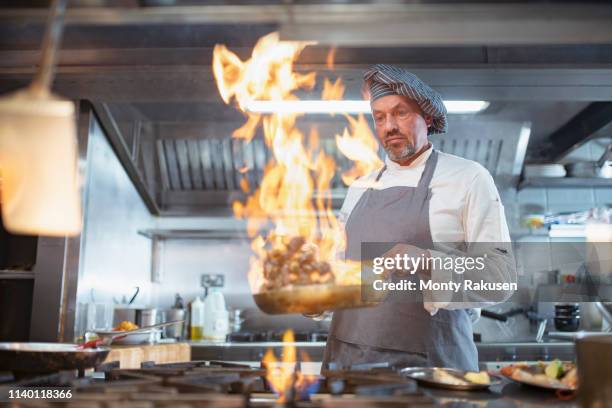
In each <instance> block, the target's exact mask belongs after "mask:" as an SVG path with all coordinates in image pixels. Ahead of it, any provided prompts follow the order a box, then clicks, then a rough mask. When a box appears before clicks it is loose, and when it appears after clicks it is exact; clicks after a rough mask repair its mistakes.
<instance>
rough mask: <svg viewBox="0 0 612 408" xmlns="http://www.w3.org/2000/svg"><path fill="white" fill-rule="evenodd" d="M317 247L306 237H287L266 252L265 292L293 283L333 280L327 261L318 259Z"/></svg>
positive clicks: (303, 283) (304, 283) (264, 266)
mask: <svg viewBox="0 0 612 408" xmlns="http://www.w3.org/2000/svg"><path fill="white" fill-rule="evenodd" d="M318 258H319V257H318V248H317V247H316V246H315V245H313V244H310V243H307V242H306V240H305V239H304V238H303V237H294V238H291V239H284V240H281V241H280V242H278V243H276V244H275V245H274V247H273V248H271V249H270V250H268V251H267V253H266V257H265V259H264V263H263V275H264V278H265V279H264V283H263V285H262V287H261V290H262V291H269V290H277V289H280V288H283V287H286V286H290V285H310V284H323V283H333V281H334V274H333V273H332V270H331V266H330V265H329V263H328V262H325V261H320V260H319V259H318Z"/></svg>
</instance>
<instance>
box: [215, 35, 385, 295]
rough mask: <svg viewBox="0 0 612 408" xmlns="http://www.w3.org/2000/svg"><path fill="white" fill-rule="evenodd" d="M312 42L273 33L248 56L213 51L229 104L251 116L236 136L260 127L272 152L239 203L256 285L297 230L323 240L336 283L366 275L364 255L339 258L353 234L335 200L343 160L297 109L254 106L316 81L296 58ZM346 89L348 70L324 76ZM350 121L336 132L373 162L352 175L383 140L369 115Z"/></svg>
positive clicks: (339, 91) (333, 95)
mask: <svg viewBox="0 0 612 408" xmlns="http://www.w3.org/2000/svg"><path fill="white" fill-rule="evenodd" d="M309 44H310V43H307V42H287V41H279V38H278V34H277V33H272V34H268V35H266V36H264V37H262V38H261V39H259V41H257V43H256V45H255V47H254V49H253V51H252V54H251V58H250V59H248V60H246V61H242V60H240V58H238V56H236V55H235V54H234V53H232V52H231V51H229V50H228V49H227V48H226V47H225V46H224V45H216V46H215V48H214V51H213V72H214V76H215V80H216V83H217V86H218V88H219V93H220V95H221V98H222V99H223V101H224V102H225V103H227V104H229V103H232V102H234V103H235V105H236V106H237V108H238V109H240V110H241V111H242V112H244V113H245V115H246V116H247V121H246V123H245V124H244V125H243V126H242V127H241V128H239V129H237V130H236V131H234V133H233V136H234V137H236V138H242V139H245V140H246V141H247V142H248V141H250V140H251V139H252V138H253V137H255V135H256V133H257V131H258V129H259V128H261V129H262V132H261V133H262V136H263V140H264V142H265V144H266V146H267V147H268V148H269V149H270V150H271V152H272V155H273V159H271V160H270V161H269V162H268V163H267V164H266V166H265V168H264V174H263V178H262V180H261V183H260V186H259V188H257V189H256V190H255V191H252V190H250V188H249V187H250V186H249V185H248V183H247V182H246V180H245V181H244V182H241V183H240V186H241V189H242V191H243V192H244V193H248V196H247V198H246V200H245V201H244V202H234V203H233V204H232V207H233V211H234V215H235V216H236V217H237V218H241V219H245V220H246V221H247V232H248V234H249V236H250V237H251V238H252V240H251V249H252V251H253V252H254V256H253V257H252V258H251V259H250V262H249V274H248V278H249V284H250V286H251V289H252V290H253V292H254V293H257V292H259V291H260V290H262V289H263V286H264V284H265V283H266V282H265V279H264V273H263V270H264V268H263V263H264V260H265V259H266V255H267V254H268V253H270V251H274V250H275V249H277V248H281V247H282V246H283V245H286V244H287V243H288V241H289V240H290V239H291V238H294V237H302V238H303V239H304V240H305V242H307V243H308V245H311V246H310V248H312V246H314V247H315V248H316V255H317V257H318V261H321V262H326V263H328V264H329V265H330V266H331V270H332V272H333V274H334V279H335V283H336V284H359V282H360V267H359V263H358V262H345V261H340V260H338V258H339V257H338V255H339V254H340V253H342V252H343V251H344V248H345V245H346V237H345V234H344V230H343V228H342V226H341V225H340V223H339V222H338V220H337V219H336V217H335V215H334V213H333V211H332V207H331V194H330V185H331V181H332V179H333V177H334V174H335V171H336V163H335V161H334V160H333V158H332V157H331V156H329V155H327V154H326V153H325V152H324V151H323V150H322V149H321V148H320V146H319V134H318V132H317V130H316V129H311V130H310V133H309V135H308V137H306V136H305V135H304V134H303V133H302V132H301V131H300V130H299V129H298V128H297V127H296V120H297V117H298V115H296V114H291V113H275V114H269V115H262V114H254V113H251V112H249V111H248V106H249V104H250V103H251V102H253V101H256V100H275V101H288V100H296V99H297V96H296V95H295V94H294V92H295V91H297V90H312V89H313V88H314V86H315V80H316V75H315V73H314V72H307V73H298V72H295V71H294V66H293V65H294V62H295V60H296V59H297V58H298V56H299V54H300V52H301V51H302V50H303V49H304V47H306V46H307V45H309ZM330 58H332V60H333V57H330ZM343 94H344V85H343V83H342V80H341V78H338V79H337V80H336V81H335V82H334V83H332V82H331V81H329V80H327V79H326V80H325V82H324V91H323V97H324V98H329V99H342V97H343ZM347 118H348V117H347ZM349 124H350V127H351V132H352V135H351V134H348V133H347V131H345V135H343V136H342V137H341V138H337V140H340V142H338V144H339V145H340V144H342V146H343V147H345V149H346V151H347V152H349V154H351V155H352V157H355V158H357V159H359V160H361V159H362V158H365V160H367V163H366V164H356V166H355V169H352V170H351V171H350V175H349V176H346V177H347V180H348V179H350V178H351V177H352V178H355V177H358V176H359V175H362V174H365V173H363V172H366V171H369V170H370V169H372V168H373V166H374V165H375V163H377V162H376V161H375V160H374V159H373V158H372V157H371V156H372V154H375V152H376V149H377V145H376V142H375V140H374V144H372V140H367V138H366V136H367V135H368V134H366V132H365V131H364V129H362V128H361V127H362V126H365V127H367V122H366V121H365V119H363V118H362V117H360V118H359V119H356V120H355V119H352V118H350V119H349ZM369 135H371V133H369ZM372 138H373V137H372ZM360 149H366V150H367V152H360V151H359V150H360ZM343 178H344V177H343ZM311 276H315V277H316V276H319V275H318V274H317V273H313V274H312V275H311Z"/></svg>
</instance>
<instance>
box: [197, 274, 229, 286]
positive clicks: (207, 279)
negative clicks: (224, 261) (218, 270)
mask: <svg viewBox="0 0 612 408" xmlns="http://www.w3.org/2000/svg"><path fill="white" fill-rule="evenodd" d="M201 284H202V287H204V288H222V287H223V286H224V285H225V276H224V275H222V274H216V275H211V274H203V275H202V277H201Z"/></svg>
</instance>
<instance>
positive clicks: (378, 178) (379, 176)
mask: <svg viewBox="0 0 612 408" xmlns="http://www.w3.org/2000/svg"><path fill="white" fill-rule="evenodd" d="M385 170H387V165H386V164H385V165H384V166H383V168H382V169H380V171H379V172H378V176H376V180H374V181H379V180H380V178H381V177H382V175H383V173H384V172H385Z"/></svg>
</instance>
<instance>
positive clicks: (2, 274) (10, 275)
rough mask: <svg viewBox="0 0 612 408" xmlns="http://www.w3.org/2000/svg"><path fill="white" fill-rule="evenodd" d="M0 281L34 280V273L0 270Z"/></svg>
mask: <svg viewBox="0 0 612 408" xmlns="http://www.w3.org/2000/svg"><path fill="white" fill-rule="evenodd" d="M0 279H34V272H32V271H21V270H15V269H0Z"/></svg>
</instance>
